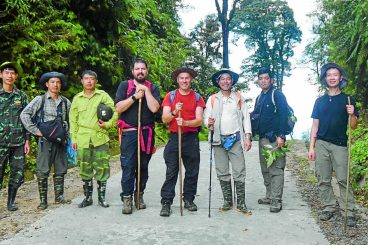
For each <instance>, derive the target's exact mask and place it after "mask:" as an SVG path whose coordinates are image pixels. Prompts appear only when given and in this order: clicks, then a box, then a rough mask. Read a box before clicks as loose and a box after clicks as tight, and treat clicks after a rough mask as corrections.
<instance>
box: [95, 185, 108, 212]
mask: <svg viewBox="0 0 368 245" xmlns="http://www.w3.org/2000/svg"><path fill="white" fill-rule="evenodd" d="M97 184H98V187H97V192H98V205H100V206H101V207H104V208H108V207H109V206H110V205H109V204H108V203H107V202H106V200H105V196H106V181H97Z"/></svg>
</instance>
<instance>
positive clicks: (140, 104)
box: [137, 98, 142, 209]
mask: <svg viewBox="0 0 368 245" xmlns="http://www.w3.org/2000/svg"><path fill="white" fill-rule="evenodd" d="M141 111H142V98H140V99H139V106H138V128H137V130H138V149H137V155H138V181H137V182H138V188H137V189H138V190H137V209H139V205H140V203H139V202H140V193H141Z"/></svg>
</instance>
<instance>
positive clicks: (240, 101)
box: [235, 91, 243, 109]
mask: <svg viewBox="0 0 368 245" xmlns="http://www.w3.org/2000/svg"><path fill="white" fill-rule="evenodd" d="M235 95H236V97H238V99H239V109H241V108H242V105H243V101H242V98H241V94H240V92H239V91H236V92H235Z"/></svg>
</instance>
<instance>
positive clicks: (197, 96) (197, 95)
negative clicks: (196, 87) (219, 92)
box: [194, 92, 201, 103]
mask: <svg viewBox="0 0 368 245" xmlns="http://www.w3.org/2000/svg"><path fill="white" fill-rule="evenodd" d="M194 93H195V98H196V102H197V103H198V101H199V98H200V97H201V96H200V95H199V94H198V93H197V92H194Z"/></svg>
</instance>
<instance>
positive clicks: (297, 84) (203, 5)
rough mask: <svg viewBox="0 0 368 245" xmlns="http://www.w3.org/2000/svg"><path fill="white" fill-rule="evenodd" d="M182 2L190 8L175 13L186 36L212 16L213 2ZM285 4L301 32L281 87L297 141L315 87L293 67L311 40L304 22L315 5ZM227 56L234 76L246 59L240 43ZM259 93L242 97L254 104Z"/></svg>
mask: <svg viewBox="0 0 368 245" xmlns="http://www.w3.org/2000/svg"><path fill="white" fill-rule="evenodd" d="M183 2H184V4H187V5H190V7H189V8H187V9H185V10H182V11H180V12H179V15H180V17H181V19H182V21H183V27H182V32H183V33H189V32H190V31H191V30H192V29H193V28H194V26H195V25H196V24H197V23H198V22H199V21H200V20H201V19H203V18H204V17H205V16H206V15H207V14H210V13H216V7H215V1H214V0H200V1H199V0H184V1H183ZM287 2H288V3H289V6H290V7H291V8H292V9H293V11H294V15H295V16H294V18H295V20H296V21H297V23H298V26H299V28H300V29H301V31H302V32H303V36H302V42H301V43H300V44H298V45H297V46H296V47H295V49H294V51H295V56H294V57H293V59H292V63H293V69H292V71H291V74H292V75H291V76H290V77H286V78H285V81H284V84H285V85H284V87H283V92H284V93H285V95H286V97H287V100H288V103H289V105H290V106H291V107H292V108H293V109H294V111H295V114H296V116H297V118H298V122H297V124H296V126H295V128H294V137H296V138H300V137H301V134H302V133H303V132H305V131H308V130H309V129H310V127H311V123H312V120H311V118H310V115H311V112H312V109H313V104H314V101H315V99H316V98H317V96H318V93H317V87H315V86H312V85H311V84H310V83H309V82H308V74H310V71H309V70H308V69H307V67H306V66H304V65H303V64H298V65H297V61H299V60H300V58H301V57H302V52H303V51H304V47H305V45H306V44H307V43H308V41H310V39H311V35H312V33H311V20H310V19H308V17H307V16H306V15H307V14H309V13H310V12H312V11H313V10H314V8H315V1H314V0H304V1H300V0H288V1H287ZM221 3H222V1H221V0H220V5H221ZM229 52H230V54H229V59H230V66H231V68H232V69H233V70H234V71H236V72H240V66H241V62H242V60H243V59H244V58H245V57H246V53H247V50H246V49H245V48H244V45H243V44H242V43H241V42H240V43H238V45H237V46H234V45H230V49H229ZM255 79H256V77H255ZM259 93H260V89H259V88H258V87H256V86H251V90H250V91H249V92H248V93H246V94H245V96H246V97H248V98H252V99H253V101H254V99H255V97H256V96H257V95H258V94H259ZM251 106H253V105H251Z"/></svg>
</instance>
